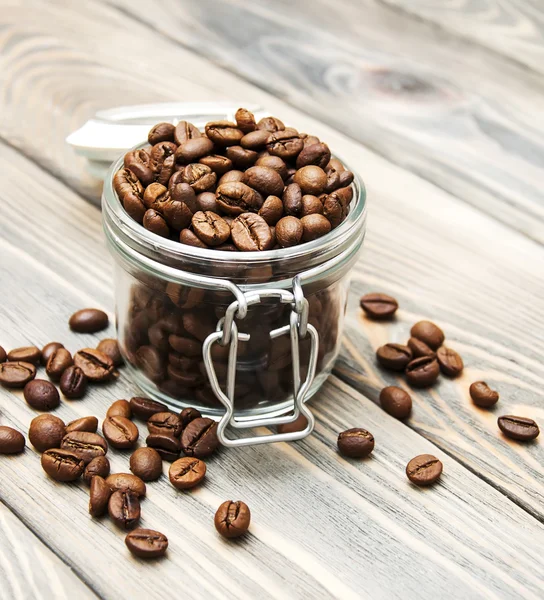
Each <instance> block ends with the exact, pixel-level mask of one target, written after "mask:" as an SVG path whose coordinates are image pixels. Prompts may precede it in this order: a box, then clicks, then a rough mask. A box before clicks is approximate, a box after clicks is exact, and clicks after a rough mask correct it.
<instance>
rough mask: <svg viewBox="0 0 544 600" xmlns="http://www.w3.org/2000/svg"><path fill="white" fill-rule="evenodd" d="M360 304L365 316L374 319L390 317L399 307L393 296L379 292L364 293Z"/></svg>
mask: <svg viewBox="0 0 544 600" xmlns="http://www.w3.org/2000/svg"><path fill="white" fill-rule="evenodd" d="M360 305H361V308H362V309H363V310H364V311H365V314H366V315H367V317H369V318H371V319H376V320H381V319H390V318H391V317H393V315H394V314H395V313H396V312H397V309H398V307H399V304H398V302H397V301H396V300H395V298H393V297H392V296H388V295H387V294H379V293H372V294H366V295H365V296H363V297H362V298H361V300H360Z"/></svg>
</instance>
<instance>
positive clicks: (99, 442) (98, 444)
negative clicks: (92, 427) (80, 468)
mask: <svg viewBox="0 0 544 600" xmlns="http://www.w3.org/2000/svg"><path fill="white" fill-rule="evenodd" d="M60 447H61V448H62V449H63V450H69V451H70V452H72V453H73V454H75V455H76V456H77V457H78V458H80V459H81V460H82V461H83V462H84V463H85V464H86V465H87V464H89V463H90V462H91V460H92V459H93V458H96V457H97V456H105V455H106V453H107V452H108V444H106V440H105V439H104V438H103V437H102V436H101V435H98V433H90V432H88V431H72V432H70V433H67V434H66V435H65V436H64V437H63V438H62V442H61V443H60Z"/></svg>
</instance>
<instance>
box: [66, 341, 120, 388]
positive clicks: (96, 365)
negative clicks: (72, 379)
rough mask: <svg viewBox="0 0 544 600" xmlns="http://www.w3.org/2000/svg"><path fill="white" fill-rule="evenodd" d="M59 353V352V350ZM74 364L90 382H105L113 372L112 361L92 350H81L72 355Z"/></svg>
mask: <svg viewBox="0 0 544 600" xmlns="http://www.w3.org/2000/svg"><path fill="white" fill-rule="evenodd" d="M59 352H60V350H59ZM74 363H75V365H76V367H79V368H80V369H81V370H82V371H83V373H84V375H85V377H87V378H88V379H90V380H91V381H106V380H108V379H110V378H111V376H112V375H113V372H114V367H113V361H112V360H111V358H110V357H109V356H106V354H104V353H103V352H100V351H99V350H95V349H94V348H83V350H79V351H78V352H76V353H75V355H74Z"/></svg>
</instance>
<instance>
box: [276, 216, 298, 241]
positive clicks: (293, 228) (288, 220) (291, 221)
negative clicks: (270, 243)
mask: <svg viewBox="0 0 544 600" xmlns="http://www.w3.org/2000/svg"><path fill="white" fill-rule="evenodd" d="M303 232H304V227H303V225H302V223H301V221H300V219H297V218H296V217H283V219H280V220H279V221H278V223H277V224H276V240H277V242H278V244H279V245H280V246H281V247H282V248H290V247H291V246H296V245H297V244H300V242H301V240H302V234H303Z"/></svg>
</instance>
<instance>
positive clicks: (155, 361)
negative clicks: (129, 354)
mask: <svg viewBox="0 0 544 600" xmlns="http://www.w3.org/2000/svg"><path fill="white" fill-rule="evenodd" d="M136 363H137V365H138V367H140V369H141V370H142V371H143V372H144V373H145V375H146V376H147V377H148V378H149V379H151V381H153V382H154V383H160V382H161V381H162V380H163V379H164V378H165V365H164V362H163V359H162V356H161V353H160V352H159V350H157V348H155V347H153V346H140V347H139V348H138V350H137V351H136Z"/></svg>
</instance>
